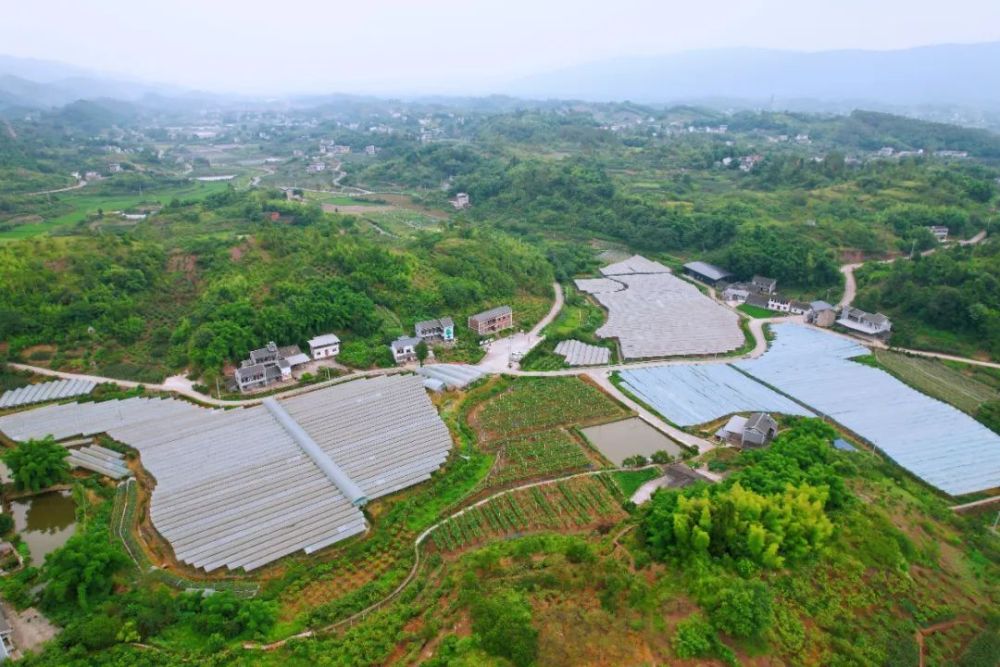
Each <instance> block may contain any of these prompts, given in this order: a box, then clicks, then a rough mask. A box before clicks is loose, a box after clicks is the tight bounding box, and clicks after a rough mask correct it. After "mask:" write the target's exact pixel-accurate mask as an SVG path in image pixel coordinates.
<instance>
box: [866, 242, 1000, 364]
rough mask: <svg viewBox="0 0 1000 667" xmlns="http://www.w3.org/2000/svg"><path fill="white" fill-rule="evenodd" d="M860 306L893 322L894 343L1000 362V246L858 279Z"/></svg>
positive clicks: (900, 264)
mask: <svg viewBox="0 0 1000 667" xmlns="http://www.w3.org/2000/svg"><path fill="white" fill-rule="evenodd" d="M857 276H858V281H859V286H860V290H859V292H858V299H857V304H858V305H859V306H860V307H861V308H865V309H866V310H873V311H874V310H879V311H882V312H884V313H886V314H887V315H889V316H890V317H891V318H892V321H893V343H894V344H896V345H899V346H901V347H917V348H924V349H935V350H938V351H940V352H948V353H957V354H969V355H974V354H977V353H979V352H980V351H985V352H987V353H989V354H990V355H991V356H992V358H993V359H994V360H1000V243H997V242H996V240H995V239H993V240H991V241H988V242H986V243H983V244H981V245H978V246H967V247H964V248H954V249H952V250H947V251H942V252H936V253H934V254H933V255H930V256H927V257H921V256H919V255H918V256H915V257H914V258H913V260H911V261H896V262H893V263H892V264H878V263H870V264H868V265H866V266H865V267H864V268H863V269H861V270H859V271H858V273H857Z"/></svg>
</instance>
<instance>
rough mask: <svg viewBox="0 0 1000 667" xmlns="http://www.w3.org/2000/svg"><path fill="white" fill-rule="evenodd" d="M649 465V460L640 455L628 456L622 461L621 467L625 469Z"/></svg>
mask: <svg viewBox="0 0 1000 667" xmlns="http://www.w3.org/2000/svg"><path fill="white" fill-rule="evenodd" d="M647 463H649V460H648V459H647V458H646V457H645V456H643V455H642V454H636V455H635V456H630V457H628V458H627V459H624V460H623V461H622V465H623V466H624V467H626V468H638V467H640V466H644V465H646V464H647Z"/></svg>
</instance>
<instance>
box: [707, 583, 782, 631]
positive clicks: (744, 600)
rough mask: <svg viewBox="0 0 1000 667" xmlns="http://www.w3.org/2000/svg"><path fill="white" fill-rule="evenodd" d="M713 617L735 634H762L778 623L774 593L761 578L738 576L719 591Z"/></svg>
mask: <svg viewBox="0 0 1000 667" xmlns="http://www.w3.org/2000/svg"><path fill="white" fill-rule="evenodd" d="M709 618H711V620H712V624H713V625H714V626H715V627H716V628H718V629H719V630H722V631H723V632H726V633H728V634H730V635H732V636H734V637H742V638H748V637H759V636H760V635H761V634H762V633H763V632H764V631H765V630H767V629H768V628H770V627H771V625H772V623H773V622H774V609H773V606H772V603H771V593H770V591H769V590H768V589H767V586H766V585H764V584H763V583H761V582H759V581H743V580H740V579H737V580H736V581H735V582H734V583H733V584H731V585H730V586H728V587H726V588H723V589H722V590H721V591H720V592H719V594H718V597H717V598H716V603H715V605H714V606H713V607H712V609H711V611H710V612H709Z"/></svg>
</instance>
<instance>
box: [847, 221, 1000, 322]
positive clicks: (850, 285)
mask: <svg viewBox="0 0 1000 667" xmlns="http://www.w3.org/2000/svg"><path fill="white" fill-rule="evenodd" d="M985 238H986V230H985V229H984V230H982V231H980V232H979V233H978V234H976V235H975V236H973V237H972V238H968V239H965V240H960V241H959V242H958V245H960V246H968V245H976V244H977V243H981V242H982V241H983V239H985ZM937 250H938V248H931V249H930V250H925V251H924V252H922V253H920V256H921V257H927V256H929V255H933V254H934V253H935V252H936V251H937ZM900 259H909V256H908V255H901V256H899V257H893V258H891V259H877V260H871V261H873V262H878V263H881V264H892V263H893V262H895V261H896V260H900ZM866 263H867V262H858V263H854V264H844V265H843V266H841V267H840V272H841V273H842V274H844V295H843V296H842V297H841V298H840V301H838V302H837V307H838V308H843V307H844V306H849V305H851V304H852V303H854V298H855V297H856V296H857V294H858V283H857V280H855V278H854V271H855V270H856V269H859V268H861V267H862V266H864V265H865V264H866Z"/></svg>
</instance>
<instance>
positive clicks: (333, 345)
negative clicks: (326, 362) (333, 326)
mask: <svg viewBox="0 0 1000 667" xmlns="http://www.w3.org/2000/svg"><path fill="white" fill-rule="evenodd" d="M309 354H310V355H312V358H313V359H327V358H329V357H335V356H337V355H338V354H340V339H339V338H337V335H336V334H332V333H329V334H323V335H322V336H316V337H315V338H310V339H309Z"/></svg>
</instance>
